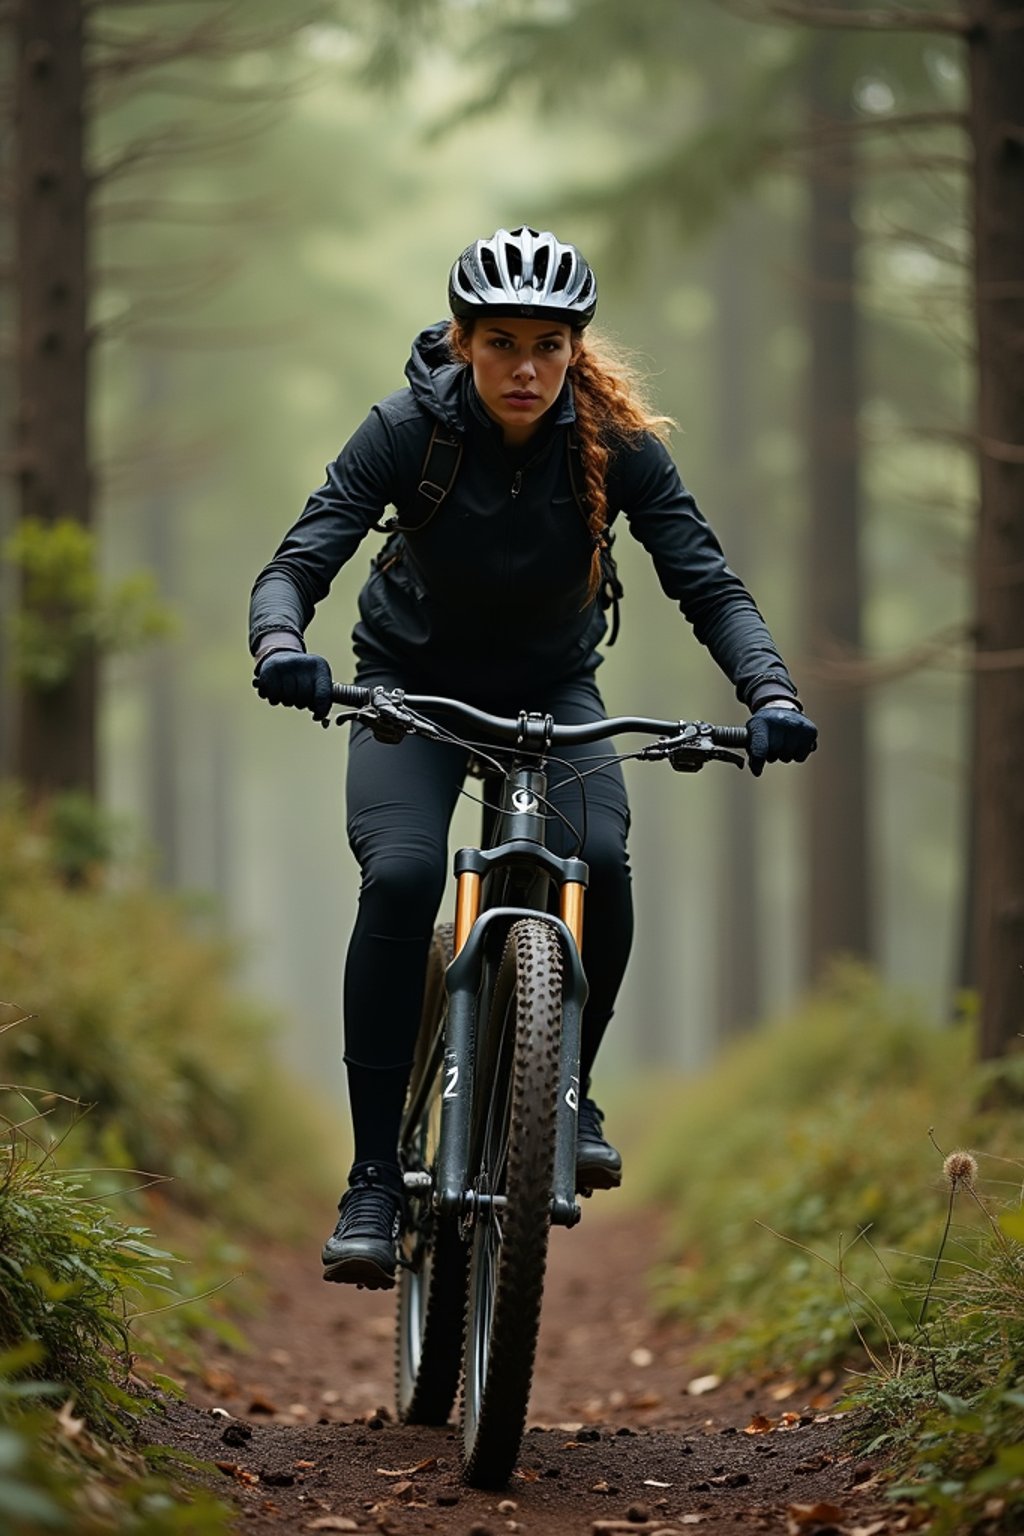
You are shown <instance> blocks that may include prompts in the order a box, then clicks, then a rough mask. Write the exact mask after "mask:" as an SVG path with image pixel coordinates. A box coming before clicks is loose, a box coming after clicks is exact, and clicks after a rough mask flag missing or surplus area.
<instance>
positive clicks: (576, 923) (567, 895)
mask: <svg viewBox="0 0 1024 1536" xmlns="http://www.w3.org/2000/svg"><path fill="white" fill-rule="evenodd" d="M585 889H586V887H585V886H582V885H580V884H579V882H578V881H576V880H567V881H566V883H565V885H563V886H562V893H561V900H560V902H559V907H560V913H559V915H560V916H561V919H562V922H563V923H564V924H565V926H566V927H567V928H568V930H569V932H570V933H571V934H572V936H573V938H574V939H575V940H576V948H577V949H578V950H580V949H582V948H583V892H584V890H585Z"/></svg>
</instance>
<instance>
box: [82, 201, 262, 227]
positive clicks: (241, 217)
mask: <svg viewBox="0 0 1024 1536" xmlns="http://www.w3.org/2000/svg"><path fill="white" fill-rule="evenodd" d="M271 211H272V205H271V202H270V200H269V199H267V198H260V199H257V198H253V199H252V200H251V201H250V202H247V203H233V204H231V205H229V206H225V205H224V204H223V203H172V202H169V201H167V200H162V199H160V198H155V197H154V198H118V200H117V201H116V202H110V203H106V204H101V205H100V208H99V213H98V217H99V219H100V220H101V221H102V222H104V223H108V224H117V223H121V222H122V221H124V220H132V219H151V220H153V222H154V223H158V224H182V225H187V224H198V225H202V224H209V223H210V222H211V221H213V222H216V223H218V224H225V223H228V222H230V223H235V224H254V223H261V222H264V221H265V220H266V219H267V218H268V216H269V214H270V212H271Z"/></svg>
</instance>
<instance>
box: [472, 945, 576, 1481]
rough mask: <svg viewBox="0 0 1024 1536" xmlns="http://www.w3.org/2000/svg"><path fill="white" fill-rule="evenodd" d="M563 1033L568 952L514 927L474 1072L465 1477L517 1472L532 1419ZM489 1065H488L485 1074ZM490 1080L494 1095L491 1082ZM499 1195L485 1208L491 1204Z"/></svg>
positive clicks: (506, 1475)
mask: <svg viewBox="0 0 1024 1536" xmlns="http://www.w3.org/2000/svg"><path fill="white" fill-rule="evenodd" d="M561 1026H562V953H561V948H560V946H559V942H558V939H557V937H556V935H555V933H554V931H553V929H552V928H551V927H550V925H549V924H547V923H543V922H539V921H536V920H534V919H529V918H524V919H523V920H521V921H520V922H517V923H515V924H514V925H513V927H512V929H511V930H510V932H509V936H508V942H507V944H506V947H505V952H504V954H503V956H502V960H501V964H500V966H499V969H498V974H497V977H496V980H495V986H494V992H493V998H492V1003H491V1008H490V1029H489V1031H488V1035H487V1039H488V1041H489V1042H490V1043H491V1045H492V1048H493V1051H494V1053H495V1054H494V1059H493V1060H485V1061H483V1062H480V1061H479V1059H478V1066H477V1072H478V1076H477V1083H478V1089H477V1091H478V1093H479V1103H480V1115H479V1120H478V1123H477V1128H476V1136H475V1138H474V1149H475V1151H474V1158H475V1162H474V1177H473V1190H474V1193H475V1194H477V1195H478V1196H481V1197H484V1199H483V1200H482V1201H481V1204H480V1206H479V1207H478V1208H477V1210H476V1212H475V1216H474V1226H473V1246H472V1256H471V1259H470V1274H469V1286H468V1290H467V1296H466V1329H465V1338H464V1341H463V1388H462V1449H463V1469H464V1475H465V1477H466V1480H467V1482H470V1483H473V1484H475V1485H476V1486H478V1487H483V1488H497V1487H501V1486H502V1485H503V1484H505V1483H506V1482H507V1481H508V1479H509V1477H510V1476H511V1474H512V1469H513V1467H514V1466H515V1463H516V1458H517V1456H518V1454H519V1443H520V1441H521V1439H522V1434H523V1427H524V1425H525V1423H526V1410H527V1405H528V1403H529V1397H530V1383H531V1381H532V1379H533V1363H534V1356H535V1354H536V1349H537V1332H538V1329H539V1327H540V1309H541V1298H542V1293H543V1288H544V1270H545V1267H546V1264H547V1252H548V1233H549V1230H550V1225H551V1187H552V1177H553V1171H554V1158H555V1125H556V1111H557V1103H558V1085H559V1043H560V1037H561ZM481 1068H483V1070H481ZM488 1083H489V1084H490V1087H489V1091H488V1089H487V1086H486V1085H487V1084H488ZM494 1196H496V1197H498V1201H499V1203H497V1204H494V1205H489V1204H487V1203H486V1200H487V1197H494Z"/></svg>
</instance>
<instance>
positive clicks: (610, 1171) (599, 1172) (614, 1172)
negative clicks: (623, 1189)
mask: <svg viewBox="0 0 1024 1536" xmlns="http://www.w3.org/2000/svg"><path fill="white" fill-rule="evenodd" d="M621 1183H622V1169H621V1168H618V1169H615V1168H601V1167H593V1168H587V1167H585V1166H580V1167H577V1169H576V1192H577V1194H581V1195H582V1194H583V1193H585V1192H586V1191H587V1190H592V1189H618V1188H619V1186H620V1185H621Z"/></svg>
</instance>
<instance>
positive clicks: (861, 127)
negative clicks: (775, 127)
mask: <svg viewBox="0 0 1024 1536" xmlns="http://www.w3.org/2000/svg"><path fill="white" fill-rule="evenodd" d="M967 127H968V118H967V113H966V112H893V113H891V114H890V115H889V116H880V117H855V118H849V119H847V120H844V121H842V122H840V121H838V120H837V119H836V118H825V117H823V118H820V119H818V121H817V122H815V124H814V127H813V128H812V129H810V130H809V131H808V132H807V133H798V134H793V135H792V136H791V137H790V138H789V139H788V140H787V142H788V143H790V144H793V145H794V146H796V147H797V148H802V147H803V146H804V145H809V146H810V147H811V148H813V149H819V148H821V147H822V146H823V145H827V144H830V143H841V144H845V143H849V142H850V140H860V139H865V138H868V137H869V136H870V135H871V134H875V133H883V134H890V133H917V132H918V131H919V130H922V129H926V130H929V131H930V130H932V129H934V128H960V129H963V130H965V131H966V129H967Z"/></svg>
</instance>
